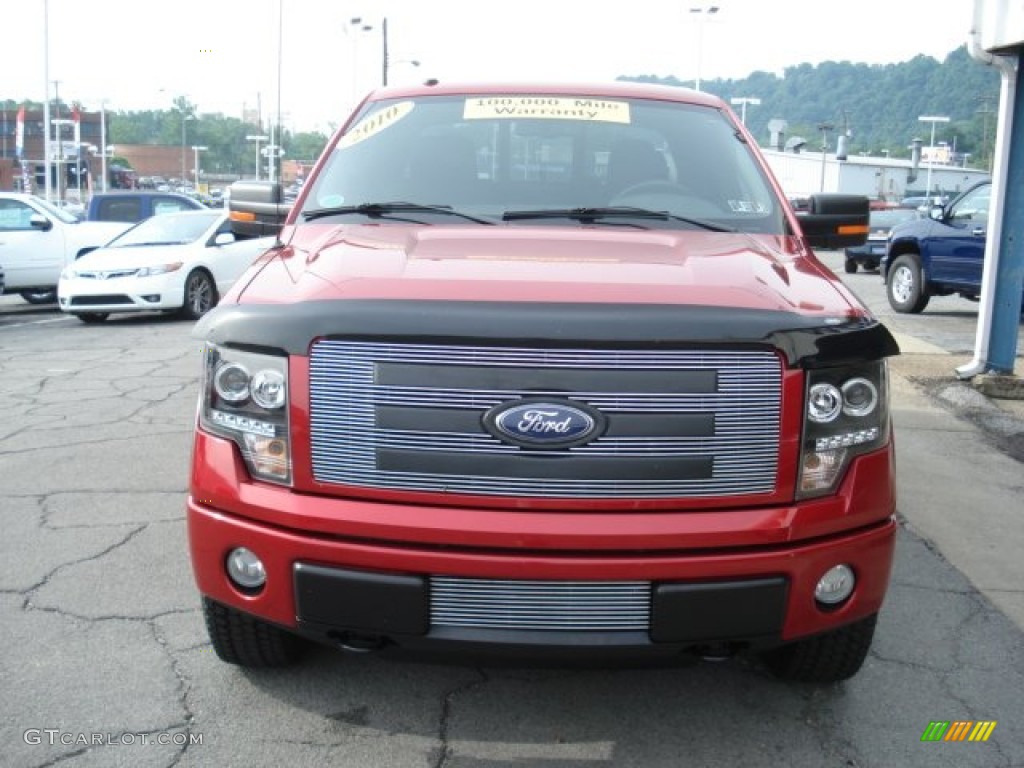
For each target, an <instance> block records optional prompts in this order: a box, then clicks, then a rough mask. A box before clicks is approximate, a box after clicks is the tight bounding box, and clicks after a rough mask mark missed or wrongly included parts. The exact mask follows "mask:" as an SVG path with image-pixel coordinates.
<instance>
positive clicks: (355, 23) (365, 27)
mask: <svg viewBox="0 0 1024 768" xmlns="http://www.w3.org/2000/svg"><path fill="white" fill-rule="evenodd" d="M342 30H343V31H344V32H345V35H346V36H348V35H350V34H351V35H352V52H351V53H352V64H351V66H350V67H349V76H350V78H351V80H352V104H353V106H354V105H355V104H356V103H357V102H358V101H359V79H358V77H357V76H356V74H357V72H358V71H359V38H358V37H357V33H359V32H371V31H372V30H373V25H372V24H364V23H363V20H362V18H361V17H359V16H356V17H354V18H351V19H349V20H348V24H347V25H345V26H344V27H342Z"/></svg>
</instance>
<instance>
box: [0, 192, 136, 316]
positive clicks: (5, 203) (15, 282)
mask: <svg viewBox="0 0 1024 768" xmlns="http://www.w3.org/2000/svg"><path fill="white" fill-rule="evenodd" d="M128 226H129V225H128V224H125V223H120V222H105V221H79V220H78V219H77V218H76V217H75V216H73V215H71V214H70V213H67V212H66V211H64V210H62V209H60V208H58V207H56V206H55V205H52V204H50V203H48V202H47V201H46V200H44V199H42V198H41V197H36V196H34V195H27V194H24V193H19V192H0V264H2V265H3V267H4V270H5V271H6V285H5V287H4V292H5V293H17V294H20V295H21V297H22V298H23V299H25V301H27V302H29V303H31V304H49V303H52V302H54V301H56V300H57V281H58V280H59V279H60V273H61V270H63V269H64V267H66V266H67V265H68V264H70V263H71V262H72V261H74V260H75V259H77V258H79V257H80V256H82V254H84V253H87V252H88V251H90V250H92V249H94V248H98V247H99V246H101V245H105V244H106V243H108V242H109V241H110V240H111V239H113V238H114V237H115V236H116V235H119V234H121V233H122V232H124V230H126V229H127V228H128Z"/></svg>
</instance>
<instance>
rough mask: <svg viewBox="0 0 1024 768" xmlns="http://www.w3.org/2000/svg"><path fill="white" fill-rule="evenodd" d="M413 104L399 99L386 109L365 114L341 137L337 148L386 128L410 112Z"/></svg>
mask: <svg viewBox="0 0 1024 768" xmlns="http://www.w3.org/2000/svg"><path fill="white" fill-rule="evenodd" d="M413 106H414V104H413V102H411V101H400V102H398V103H397V104H392V105H391V106H390V107H388V108H387V109H382V110H381V111H380V112H374V113H373V114H372V115H367V116H366V117H364V118H363V119H362V120H360V121H359V123H358V125H356V126H355V127H354V128H352V130H350V131H349V132H348V133H346V134H345V135H344V136H342V137H341V139H340V140H339V141H338V149H344V148H345V147H351V146H352V145H353V144H358V143H359V142H360V141H365V140H366V139H368V138H370V137H371V136H375V135H376V134H378V133H380V132H381V131H385V130H387V129H388V128H390V127H391V126H392V125H394V124H395V123H397V122H398V121H399V120H401V119H402V118H403V117H405V116H406V115H408V114H409V113H410V112H412V108H413Z"/></svg>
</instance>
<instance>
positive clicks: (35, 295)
mask: <svg viewBox="0 0 1024 768" xmlns="http://www.w3.org/2000/svg"><path fill="white" fill-rule="evenodd" d="M19 295H20V296H21V298H23V299H24V300H25V301H27V302H28V303H29V304H53V303H55V302H56V301H57V289H56V288H51V289H50V290H48V291H22V292H21V293H20V294H19Z"/></svg>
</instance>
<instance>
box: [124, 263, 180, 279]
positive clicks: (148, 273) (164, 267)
mask: <svg viewBox="0 0 1024 768" xmlns="http://www.w3.org/2000/svg"><path fill="white" fill-rule="evenodd" d="M181 267H182V263H181V262H180V261H175V262H173V263H171V264H157V265H155V266H152V267H143V268H142V269H140V270H139V271H138V272H136V273H135V277H152V276H153V275H166V274H167V273H168V272H177V271H178V270H179V269H181Z"/></svg>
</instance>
